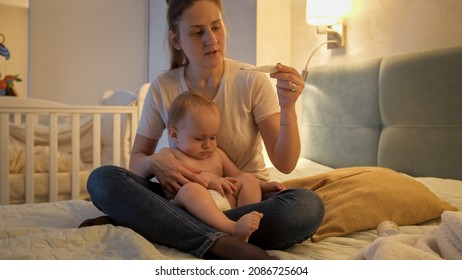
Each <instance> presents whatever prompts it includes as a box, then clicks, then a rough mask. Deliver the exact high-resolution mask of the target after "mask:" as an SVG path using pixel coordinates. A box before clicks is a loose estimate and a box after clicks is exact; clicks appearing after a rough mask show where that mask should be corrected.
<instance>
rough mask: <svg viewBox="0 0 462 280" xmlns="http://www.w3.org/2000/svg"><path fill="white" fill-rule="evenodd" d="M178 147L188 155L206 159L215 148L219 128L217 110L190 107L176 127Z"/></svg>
mask: <svg viewBox="0 0 462 280" xmlns="http://www.w3.org/2000/svg"><path fill="white" fill-rule="evenodd" d="M176 130H177V143H176V146H177V148H178V149H180V150H181V151H183V153H185V154H187V155H188V156H190V157H193V158H196V159H206V158H208V157H210V156H211V155H212V154H213V153H214V152H215V150H216V149H217V134H218V132H219V130H220V116H219V114H218V112H216V113H215V112H212V111H210V110H199V109H192V110H190V111H189V112H188V113H187V116H186V117H185V118H184V119H183V120H181V121H180V122H179V123H178V124H177V127H176Z"/></svg>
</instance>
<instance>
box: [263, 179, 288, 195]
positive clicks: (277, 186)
mask: <svg viewBox="0 0 462 280" xmlns="http://www.w3.org/2000/svg"><path fill="white" fill-rule="evenodd" d="M285 189H286V187H285V186H284V185H283V184H281V183H279V182H276V181H270V182H264V183H263V184H261V191H262V193H266V192H278V191H283V190H285Z"/></svg>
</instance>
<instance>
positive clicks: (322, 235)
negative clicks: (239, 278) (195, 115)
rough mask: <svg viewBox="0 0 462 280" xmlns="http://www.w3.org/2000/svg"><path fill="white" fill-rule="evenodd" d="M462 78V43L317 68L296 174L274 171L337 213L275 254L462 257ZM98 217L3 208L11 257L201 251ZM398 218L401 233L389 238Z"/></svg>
mask: <svg viewBox="0 0 462 280" xmlns="http://www.w3.org/2000/svg"><path fill="white" fill-rule="evenodd" d="M461 76H462V46H455V47H447V48H444V49H434V50H426V51H421V52H414V53H408V54H401V55H394V56H388V57H381V58H376V59H371V60H364V61H351V62H347V63H343V64H335V65H328V66H319V67H315V68H313V69H310V72H309V75H308V78H307V86H306V88H305V92H304V93H303V96H302V98H301V101H300V102H302V107H303V109H302V113H301V135H302V154H301V158H300V159H299V162H298V164H297V167H296V169H295V170H294V172H292V173H291V174H289V175H286V174H281V173H279V172H277V171H276V170H274V168H272V167H271V166H269V169H270V172H271V174H272V179H273V180H277V181H283V182H285V184H286V186H287V187H295V186H303V187H307V188H311V189H313V190H314V191H315V192H317V193H318V194H319V195H320V196H321V198H322V199H323V201H324V203H325V206H326V215H325V218H324V221H323V224H322V225H321V227H320V229H319V230H318V232H317V233H316V234H315V235H314V236H313V237H312V238H311V239H309V240H306V241H305V242H303V243H301V244H298V245H296V246H293V247H292V248H290V249H288V250H284V251H277V250H273V251H269V253H270V254H272V255H274V256H277V257H279V258H280V259H285V260H301V259H312V260H313V259H314V260H325V259H329V260H343V259H462V247H461V246H462V245H461V244H462V242H460V240H462V216H461V214H460V210H461V209H462V111H461V110H460V108H462V82H461V80H460V77H461ZM2 135H3V134H2ZM99 215H102V213H101V212H99V211H98V210H97V209H96V208H95V207H94V206H93V205H92V204H91V202H89V201H85V200H81V199H72V200H66V201H54V202H47V203H26V204H20V205H3V206H0V258H2V259H124V260H126V259H163V260H172V259H194V256H192V255H188V254H185V253H182V252H179V251H177V250H175V249H172V248H169V247H166V246H163V245H160V244H152V243H150V242H148V241H147V240H145V239H144V238H143V237H141V236H140V235H138V234H137V233H135V232H134V231H132V230H131V229H128V228H124V227H120V226H113V225H102V226H93V227H87V228H81V229H78V228H77V226H78V225H79V224H80V223H81V222H82V221H83V220H85V219H87V218H93V217H96V216H99ZM294 218H296V217H294ZM387 220H391V221H394V222H396V223H397V224H398V226H399V228H398V229H399V232H400V233H399V234H396V235H391V236H387V235H386V234H385V235H384V236H379V233H378V231H377V226H378V225H379V224H381V223H382V222H383V221H387Z"/></svg>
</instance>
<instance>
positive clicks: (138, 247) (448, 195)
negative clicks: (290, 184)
mask: <svg viewBox="0 0 462 280" xmlns="http://www.w3.org/2000/svg"><path fill="white" fill-rule="evenodd" d="M329 170H331V168H329V167H326V166H323V165H319V164H317V163H315V162H312V161H309V160H306V159H301V160H300V161H299V163H298V165H297V168H296V170H295V171H294V172H293V173H292V174H291V175H284V174H280V173H278V172H275V171H274V169H271V174H272V178H273V179H274V180H278V181H285V180H287V179H290V178H293V177H301V176H308V175H314V174H319V173H323V172H326V171H329ZM416 179H417V180H418V181H420V182H422V183H423V184H425V186H427V187H428V189H430V190H431V191H432V192H433V193H435V194H436V195H437V196H438V197H440V198H441V199H443V200H445V201H447V202H449V203H451V204H452V205H454V206H456V207H458V208H459V209H462V181H457V180H445V179H439V178H416ZM102 214H103V213H101V212H100V211H99V210H97V209H96V208H95V207H94V206H93V205H92V204H91V202H88V201H84V200H69V201H59V202H53V203H35V204H23V205H5V206H0V259H67V260H69V259H71V260H72V259H112V260H113V259H123V260H130V259H137V260H138V259H164V260H169V259H170V260H171V259H195V257H194V256H192V255H189V254H186V253H183V252H180V251H177V250H175V249H172V248H168V247H166V246H162V245H159V244H152V243H150V242H148V241H147V240H146V239H144V238H143V237H142V236H140V235H139V234H137V233H135V232H134V231H132V230H131V229H128V228H125V227H120V226H117V227H116V226H113V225H102V226H94V227H86V228H81V229H79V228H77V226H78V225H79V224H80V223H81V222H82V221H84V220H85V219H88V218H93V217H96V216H99V215H102ZM440 223H441V222H439V221H432V222H427V223H424V224H419V225H413V226H403V227H400V230H401V232H403V233H407V234H410V235H413V236H416V235H417V236H423V235H424V234H425V233H428V232H430V231H432V230H434V229H435V228H437V227H438V226H439V224H440ZM377 237H378V235H377V231H376V230H365V231H360V232H356V233H353V234H348V235H345V236H341V237H327V238H325V239H324V240H322V241H319V242H312V241H311V240H307V241H305V242H303V243H301V244H298V245H295V246H294V247H292V248H290V249H288V250H285V251H278V250H271V251H268V252H269V253H270V254H271V255H274V256H277V257H279V258H280V259H284V260H301V259H304V260H305V259H308V260H325V259H328V260H343V259H351V258H354V257H356V256H358V253H359V252H361V250H362V249H363V248H364V247H365V246H368V245H370V244H372V243H373V242H374V241H376V240H377Z"/></svg>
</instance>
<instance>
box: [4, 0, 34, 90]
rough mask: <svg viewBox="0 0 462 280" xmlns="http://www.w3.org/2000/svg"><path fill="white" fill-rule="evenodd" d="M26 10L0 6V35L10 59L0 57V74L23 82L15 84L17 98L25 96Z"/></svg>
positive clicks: (26, 77)
mask: <svg viewBox="0 0 462 280" xmlns="http://www.w3.org/2000/svg"><path fill="white" fill-rule="evenodd" d="M27 17H28V9H27V8H24V7H17V6H10V5H4V4H0V33H2V34H3V35H4V36H5V43H4V44H5V46H6V47H7V48H8V50H9V51H10V55H11V57H10V59H9V60H6V59H5V57H3V56H2V57H0V73H2V77H4V76H5V75H7V74H12V75H16V74H19V77H20V78H21V79H22V80H23V81H22V82H15V85H14V88H15V91H16V93H17V94H18V95H19V96H24V97H25V96H27V80H28V75H27V61H28V54H27V41H28V40H27V37H28V26H27Z"/></svg>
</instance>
